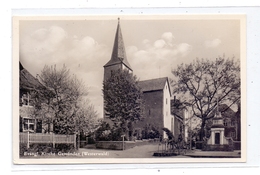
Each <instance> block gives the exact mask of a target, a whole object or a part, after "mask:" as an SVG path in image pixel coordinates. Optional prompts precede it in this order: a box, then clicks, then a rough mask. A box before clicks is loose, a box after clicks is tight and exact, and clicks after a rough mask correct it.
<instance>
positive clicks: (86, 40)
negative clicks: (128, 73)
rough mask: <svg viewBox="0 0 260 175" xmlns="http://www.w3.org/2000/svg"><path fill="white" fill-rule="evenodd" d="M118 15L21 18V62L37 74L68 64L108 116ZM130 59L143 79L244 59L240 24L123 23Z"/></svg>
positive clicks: (211, 21) (203, 21)
mask: <svg viewBox="0 0 260 175" xmlns="http://www.w3.org/2000/svg"><path fill="white" fill-rule="evenodd" d="M117 23H118V20H117V17H113V18H112V17H111V18H105V19H101V18H99V19H97V18H95V19H90V18H87V19H84V18H80V19H77V20H76V19H75V20H73V18H69V19H65V20H64V19H60V20H57V19H56V20H51V19H48V20H35V19H34V20H21V21H20V23H19V59H20V61H21V63H22V64H23V66H24V67H25V68H26V69H27V70H28V71H29V72H30V73H31V74H32V75H33V76H36V75H37V74H39V75H40V74H41V70H42V69H43V67H44V66H45V65H49V66H50V65H56V66H57V67H58V68H60V67H62V66H63V65H66V67H67V68H69V69H70V72H71V73H72V74H75V75H76V76H77V77H78V78H79V79H80V80H82V81H83V82H84V83H85V85H86V86H87V87H88V91H89V94H88V98H89V99H90V101H91V103H92V104H93V105H94V106H95V109H96V110H97V112H98V113H99V116H100V117H102V116H103V97H102V81H103V74H104V68H103V66H104V65H105V64H106V63H107V62H108V61H109V60H110V58H111V54H112V49H113V44H114V43H113V42H114V37H115V32H116V27H117ZM120 26H121V31H122V35H123V39H124V44H125V48H126V55H127V59H128V62H129V63H130V65H131V67H132V69H133V72H134V74H135V75H136V76H137V77H138V78H139V79H140V80H146V79H152V78H159V77H166V76H167V77H169V78H172V79H174V76H173V74H172V73H171V70H172V69H175V68H176V67H177V65H179V64H181V63H190V62H192V61H193V60H194V59H196V58H207V59H211V60H215V59H216V57H219V56H223V55H225V57H226V58H232V57H235V58H236V59H240V22H239V20H234V19H233V20H232V19H225V20H223V19H221V20H218V19H209V18H206V19H189V18H187V19H170V18H167V19H163V18H161V19H157V18H156V19H152V18H149V19H145V18H139V19H137V18H135V19H131V18H127V19H122V18H121V20H120Z"/></svg>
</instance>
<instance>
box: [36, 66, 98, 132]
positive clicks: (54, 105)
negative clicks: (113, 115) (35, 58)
mask: <svg viewBox="0 0 260 175" xmlns="http://www.w3.org/2000/svg"><path fill="white" fill-rule="evenodd" d="M39 81H40V82H41V84H42V85H43V86H44V88H42V89H39V90H38V91H37V93H36V94H34V99H35V100H34V101H35V103H36V104H35V107H36V113H37V116H38V118H41V119H42V123H43V124H47V125H48V128H47V132H50V127H51V125H53V132H54V133H56V134H74V133H75V132H81V133H82V132H88V131H89V130H90V129H91V128H92V127H93V125H95V124H94V123H95V121H96V120H95V118H96V117H97V114H96V112H95V110H94V107H93V106H92V105H91V104H89V103H88V102H87V101H84V97H86V95H87V91H86V89H85V86H84V85H83V82H82V81H79V80H78V79H77V77H76V76H75V75H70V72H69V69H67V68H66V67H65V66H63V67H62V68H61V69H59V70H57V69H56V66H45V67H44V68H43V70H42V72H41V74H40V76H39Z"/></svg>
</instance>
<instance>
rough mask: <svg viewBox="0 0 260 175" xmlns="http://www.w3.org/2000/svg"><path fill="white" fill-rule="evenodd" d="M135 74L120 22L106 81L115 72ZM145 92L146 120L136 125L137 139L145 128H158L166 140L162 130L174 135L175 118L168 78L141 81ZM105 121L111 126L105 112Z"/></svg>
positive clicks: (105, 70)
mask: <svg viewBox="0 0 260 175" xmlns="http://www.w3.org/2000/svg"><path fill="white" fill-rule="evenodd" d="M118 69H120V70H128V71H129V72H133V69H132V68H131V66H130V64H129V62H128V60H127V57H126V52H125V47H124V41H123V36H122V32H121V28H120V21H119V20H118V25H117V30H116V34H115V40H114V46H113V51H112V55H111V59H110V60H109V61H108V62H107V63H106V64H105V65H104V80H107V79H108V78H109V77H110V76H111V73H112V71H114V70H118ZM139 86H140V87H141V90H142V92H143V99H144V108H145V109H144V118H143V120H141V121H138V122H137V123H136V124H135V129H136V131H135V133H137V138H138V136H139V135H142V131H143V129H144V127H145V126H147V125H149V126H152V127H156V128H158V131H159V133H160V135H161V137H163V138H166V137H167V136H166V133H165V132H163V130H162V128H164V127H165V128H168V129H169V130H171V131H172V132H173V134H174V132H175V130H174V121H175V120H174V117H175V116H173V115H171V95H172V94H171V89H170V84H169V79H168V77H162V78H156V79H149V80H143V81H139ZM104 120H105V121H106V122H108V123H110V124H111V121H110V120H109V117H108V116H106V113H105V110H104ZM176 135H177V134H176Z"/></svg>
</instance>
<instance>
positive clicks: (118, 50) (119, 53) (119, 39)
mask: <svg viewBox="0 0 260 175" xmlns="http://www.w3.org/2000/svg"><path fill="white" fill-rule="evenodd" d="M122 63H123V64H124V65H125V66H126V67H128V68H129V69H130V70H132V68H131V66H130V64H129V63H128V61H127V58H126V53H125V46H124V40H123V35H122V33H121V28H120V18H118V24H117V30H116V35H115V40H114V47H113V51H112V55H111V59H110V60H109V61H108V63H107V64H105V66H104V67H107V66H111V65H115V64H122Z"/></svg>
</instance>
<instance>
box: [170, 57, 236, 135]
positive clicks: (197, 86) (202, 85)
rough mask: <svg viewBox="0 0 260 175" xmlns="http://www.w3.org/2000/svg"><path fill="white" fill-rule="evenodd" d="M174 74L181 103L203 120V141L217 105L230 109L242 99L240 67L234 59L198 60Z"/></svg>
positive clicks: (175, 85)
mask: <svg viewBox="0 0 260 175" xmlns="http://www.w3.org/2000/svg"><path fill="white" fill-rule="evenodd" d="M172 73H173V74H174V75H175V77H176V78H177V81H176V82H175V84H174V93H178V94H181V95H182V102H183V103H184V104H186V105H187V106H189V107H190V109H191V110H192V112H193V115H195V116H196V117H198V118H200V119H201V131H200V139H202V138H203V137H204V135H205V131H204V128H205V122H206V121H207V120H209V119H211V118H212V117H213V116H214V115H210V113H212V111H213V110H214V109H215V108H217V104H220V103H223V104H224V103H225V104H228V106H229V107H231V106H232V105H234V104H235V103H236V102H237V101H238V100H239V99H240V65H239V62H238V61H235V60H234V59H225V58H222V57H219V58H217V59H216V61H210V60H208V59H196V60H194V61H193V62H192V63H190V64H185V65H184V64H181V65H179V66H178V67H177V69H175V70H173V71H172Z"/></svg>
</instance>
